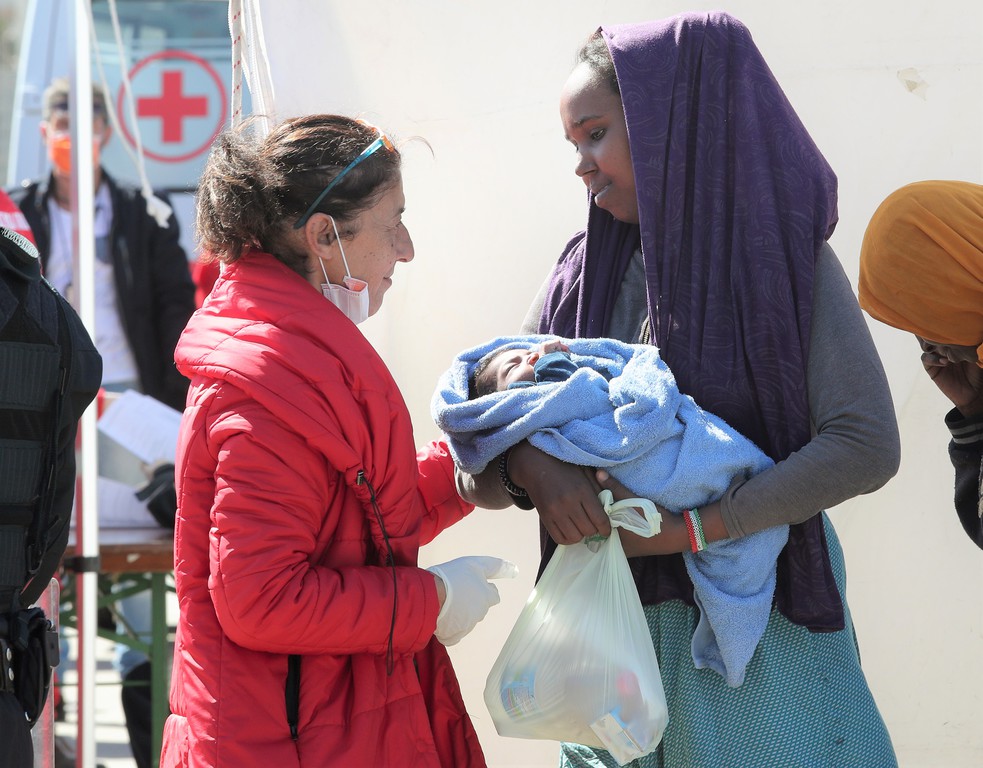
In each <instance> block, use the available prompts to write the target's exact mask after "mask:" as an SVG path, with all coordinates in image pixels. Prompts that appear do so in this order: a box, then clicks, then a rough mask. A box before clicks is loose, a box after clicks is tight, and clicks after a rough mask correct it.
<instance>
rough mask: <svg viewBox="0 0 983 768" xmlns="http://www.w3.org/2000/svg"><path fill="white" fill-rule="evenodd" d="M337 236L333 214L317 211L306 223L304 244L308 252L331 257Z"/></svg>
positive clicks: (323, 257) (324, 257)
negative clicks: (332, 218) (333, 223)
mask: <svg viewBox="0 0 983 768" xmlns="http://www.w3.org/2000/svg"><path fill="white" fill-rule="evenodd" d="M336 239H337V238H336V237H335V230H334V226H333V225H332V222H331V216H329V215H328V214H326V213H315V214H313V215H312V216H311V217H310V218H309V219H308V220H307V223H306V224H304V244H305V246H306V249H307V252H308V253H310V254H314V255H315V256H317V257H319V258H322V259H325V260H327V259H329V258H331V253H332V252H333V251H334V248H333V246H334V241H335V240H336Z"/></svg>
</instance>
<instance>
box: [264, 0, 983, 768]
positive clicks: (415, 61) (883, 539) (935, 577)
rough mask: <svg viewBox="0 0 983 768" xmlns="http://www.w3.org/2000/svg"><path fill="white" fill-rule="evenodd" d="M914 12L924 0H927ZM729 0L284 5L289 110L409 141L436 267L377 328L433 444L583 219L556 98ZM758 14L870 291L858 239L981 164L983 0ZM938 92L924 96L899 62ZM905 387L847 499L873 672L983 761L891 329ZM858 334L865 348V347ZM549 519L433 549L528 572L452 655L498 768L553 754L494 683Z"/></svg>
mask: <svg viewBox="0 0 983 768" xmlns="http://www.w3.org/2000/svg"><path fill="white" fill-rule="evenodd" d="M914 6H923V8H922V9H917V8H915V7H914ZM718 7H721V6H720V5H718V4H716V3H712V4H709V5H701V4H696V5H684V4H680V3H677V2H651V1H650V2H642V1H641V0H620V1H617V2H614V1H611V2H603V1H600V2H599V1H598V0H594V1H593V2H587V1H586V0H540V2H529V0H525V1H524V2H520V1H519V0H503V1H501V2H497V3H494V4H489V3H481V4H471V3H450V2H446V3H445V2H437V1H436V0H415V2H413V3H401V2H398V1H397V0H376V1H375V2H373V3H368V4H367V3H333V4H330V5H328V4H326V3H325V4H321V3H317V4H315V3H308V2H300V0H263V1H262V8H263V23H264V25H265V28H266V40H267V45H268V49H269V54H270V60H271V67H272V72H273V80H274V84H275V87H276V89H277V102H276V103H277V112H278V114H279V116H281V117H286V116H289V115H292V114H297V113H301V112H313V111H339V112H346V113H351V114H361V115H363V116H366V117H368V118H370V119H372V120H373V121H374V122H377V123H378V124H379V125H381V126H383V127H384V128H386V129H387V130H390V131H391V132H393V133H394V134H395V135H396V136H398V137H400V138H404V139H405V138H407V137H410V136H413V135H420V136H423V137H425V138H426V139H427V141H428V142H429V143H430V145H431V146H432V148H433V155H432V156H431V154H430V152H429V150H427V148H426V147H425V146H424V145H423V144H422V143H416V144H410V145H409V146H408V147H407V148H406V151H405V155H406V165H405V180H404V182H405V187H406V192H407V202H408V211H407V215H406V218H405V220H406V222H407V224H408V226H409V228H410V231H411V234H412V235H413V237H414V240H415V243H416V253H417V257H416V261H414V262H413V263H412V264H411V265H408V266H402V267H400V268H399V269H398V270H397V272H396V285H395V286H394V288H393V289H392V290H391V291H390V292H389V294H388V297H387V299H386V305H385V307H384V309H383V310H382V312H381V313H380V314H379V315H378V316H376V317H375V318H373V319H372V320H370V321H369V322H368V323H367V324H366V326H365V327H366V330H367V333H368V335H369V336H370V337H371V338H372V340H373V342H374V343H375V344H376V346H377V347H378V348H379V350H380V351H381V352H382V354H383V356H384V357H385V359H386V360H387V362H388V363H389V365H390V366H391V368H392V370H393V373H394V374H395V376H396V378H397V380H398V381H399V383H400V385H401V387H402V389H403V393H404V395H405V398H406V401H407V403H408V405H409V407H410V410H411V413H412V415H413V420H414V424H415V425H416V432H417V439H418V441H420V442H422V441H424V440H427V439H430V438H433V437H435V436H436V433H435V429H434V427H433V424H432V422H431V420H430V417H429V401H430V396H431V393H432V391H433V386H434V383H435V381H436V379H437V377H438V375H439V374H440V373H441V372H442V371H443V370H444V368H445V367H446V366H447V364H448V363H449V361H450V359H451V358H452V356H453V355H454V354H455V353H456V352H457V351H458V350H459V349H461V348H463V347H465V346H470V345H472V344H475V343H478V342H480V341H483V340H485V339H486V337H490V336H493V335H497V334H501V333H506V332H512V331H514V330H515V329H516V328H517V327H518V324H519V322H520V320H521V318H522V316H523V314H524V311H525V308H526V305H527V303H528V302H529V300H530V299H531V297H532V296H533V295H534V293H535V292H536V290H537V288H538V286H539V284H540V282H541V280H542V279H543V278H544V277H545V274H546V272H547V270H548V269H549V266H550V265H551V263H552V262H553V260H554V259H555V258H556V256H557V255H558V254H559V251H560V249H561V247H562V246H563V244H564V243H565V242H566V240H567V238H568V237H569V235H571V234H572V233H573V232H574V231H575V230H576V229H578V228H580V227H581V226H583V222H584V213H585V193H584V190H583V187H582V184H581V182H580V181H579V180H577V179H576V178H575V176H574V175H573V162H574V155H573V151H572V149H571V148H570V147H569V146H568V145H567V144H566V143H565V142H564V140H563V135H562V131H561V129H560V124H559V118H558V117H557V96H558V92H559V89H560V86H561V84H562V83H563V80H564V79H565V76H566V74H567V73H568V71H569V70H570V68H571V66H572V63H573V59H574V55H575V52H576V50H577V48H578V47H579V45H580V43H581V42H582V40H583V39H584V38H585V37H586V36H587V35H588V34H589V33H590V32H591V31H593V29H594V28H596V27H597V26H598V25H599V24H601V23H621V22H631V21H643V20H648V19H652V18H660V17H663V16H669V15H671V14H674V13H677V12H680V11H684V10H701V9H713V8H718ZM725 8H726V10H728V11H730V12H731V13H733V14H734V15H736V16H737V17H738V18H740V19H742V20H743V21H744V22H745V23H746V24H747V25H748V27H749V28H750V30H751V32H752V35H753V36H754V38H755V40H756V42H757V44H758V47H759V48H760V49H761V50H762V52H763V53H764V55H765V58H766V59H767V60H768V62H769V63H770V65H771V67H772V69H773V70H774V72H775V74H776V76H777V77H778V80H779V82H781V83H782V84H783V86H784V88H785V90H786V93H787V94H788V96H789V98H790V100H791V101H792V103H793V105H794V106H795V107H796V109H797V110H798V112H799V114H800V115H801V116H802V118H803V120H804V122H805V124H806V126H807V127H808V128H809V130H810V132H811V133H812V135H813V137H814V139H815V140H816V142H817V144H818V145H819V147H820V148H821V149H822V151H823V152H824V153H825V154H826V156H827V158H828V159H829V161H830V163H831V164H832V166H833V168H834V169H835V170H836V172H837V173H838V175H839V180H840V197H839V200H840V205H839V210H840V224H839V226H838V228H837V230H836V233H835V235H834V237H833V239H832V244H833V247H834V248H835V250H836V251H837V253H838V254H839V256H840V258H841V259H842V261H843V263H844V265H845V267H846V270H847V274H848V275H849V276H850V278H851V280H852V281H853V283H854V286H855V285H856V276H857V259H858V251H859V245H860V240H861V237H862V235H863V231H864V228H865V226H866V223H867V221H868V219H869V218H870V215H871V213H872V212H873V210H874V209H875V207H876V206H877V204H878V203H879V202H880V201H881V200H882V199H883V198H884V196H886V195H887V194H888V193H889V192H890V191H891V190H893V189H894V188H896V187H898V186H900V185H901V184H904V183H906V182H909V181H914V180H917V179H924V178H959V179H965V180H969V181H974V182H977V183H980V182H981V176H983V158H981V152H983V4H981V3H980V2H978V0H936V1H935V2H932V3H902V2H888V1H887V0H865V1H864V2H857V0H825V2H812V3H803V2H789V1H788V0H784V1H782V0H743V1H739V2H733V3H731V4H730V5H729V6H725ZM909 69H911V70H914V72H913V76H910V77H909V80H910V81H912V84H913V83H917V82H922V83H924V85H922V86H920V87H919V88H916V89H915V90H909V87H908V86H907V85H906V84H905V82H903V81H902V79H900V78H899V74H898V73H899V72H900V71H905V70H909ZM871 326H872V331H873V333H874V337H875V340H876V342H877V344H878V347H879V349H880V352H881V355H882V357H883V360H884V363H885V366H886V368H887V370H888V375H889V378H890V381H891V385H892V390H893V393H894V397H895V402H896V408H897V413H898V416H899V419H900V422H901V428H902V439H903V441H904V442H903V445H904V457H903V464H902V467H901V471H900V473H899V474H898V476H897V477H896V478H895V479H894V480H893V481H892V482H891V483H889V484H888V486H887V487H885V488H884V489H882V490H881V491H879V492H877V493H875V494H872V495H870V496H868V497H865V498H861V499H857V500H854V501H851V502H849V503H846V504H843V505H841V507H839V508H837V509H836V510H833V513H832V514H833V519H834V521H835V523H836V525H837V528H838V530H839V532H840V535H841V537H842V539H843V542H844V547H845V549H846V553H847V565H848V573H849V587H848V596H849V601H850V605H851V609H852V611H853V615H854V619H855V622H856V626H857V632H858V636H859V641H860V646H861V652H862V654H863V658H864V663H865V667H866V670H867V673H868V677H869V680H870V684H871V687H872V688H873V690H874V693H875V696H876V697H877V700H878V702H879V704H880V707H881V710H882V712H883V714H884V717H885V719H886V721H887V723H888V726H889V728H890V730H891V733H892V736H893V738H894V741H895V744H896V746H897V749H898V752H899V756H900V759H901V763H902V766H903V767H904V768H914V767H915V766H919V767H921V766H925V767H926V768H928V766H931V767H932V768H946V767H948V766H952V767H955V766H971V765H973V766H977V765H980V764H983V730H981V729H980V728H979V723H980V721H981V720H983V699H981V697H983V607H981V606H983V602H981V600H980V596H979V595H980V593H979V588H980V585H981V583H983V552H980V551H978V550H977V549H976V548H975V547H973V545H972V544H971V543H970V542H969V541H968V539H966V537H965V536H964V534H963V533H962V532H961V529H960V527H959V525H958V523H957V520H956V517H955V513H954V512H953V510H952V502H951V496H952V470H951V468H950V466H949V464H948V460H947V458H946V452H945V448H946V443H947V433H946V431H945V429H944V426H943V424H942V416H943V414H944V412H945V410H946V401H945V400H944V398H943V397H942V396H941V395H940V394H939V393H938V391H937V390H935V388H934V386H933V385H932V384H931V382H930V381H929V380H928V378H927V377H926V376H925V375H924V373H922V371H921V367H920V364H919V362H918V352H917V348H916V345H915V342H914V341H913V339H912V338H910V337H908V336H906V335H905V334H902V333H900V332H897V331H894V330H892V329H889V328H887V327H885V326H882V325H880V324H878V323H875V322H873V321H872V322H871ZM844 343H849V340H844ZM536 530H537V529H536V522H535V519H534V517H533V516H532V515H531V514H529V513H522V512H519V511H518V510H514V509H513V510H509V511H506V512H488V511H484V510H477V511H475V513H474V514H473V515H472V516H471V518H470V519H468V520H466V521H465V522H464V523H462V524H461V525H459V526H457V527H456V530H454V529H452V530H451V531H448V532H447V533H446V534H444V535H443V536H442V537H441V538H440V540H439V541H438V542H436V543H434V544H433V545H431V546H430V547H428V548H427V550H426V551H425V552H424V557H425V558H426V560H427V561H428V562H440V561H441V560H445V559H449V558H451V557H456V556H459V555H462V554H478V553H487V554H499V555H507V556H509V557H510V558H512V559H513V560H515V561H517V562H518V563H519V564H520V567H521V568H522V575H521V577H520V578H519V580H517V581H516V582H514V583H504V584H503V585H502V588H501V591H502V594H503V598H504V599H503V604H502V605H501V606H499V607H498V608H496V609H495V610H494V612H493V613H492V614H491V616H490V618H489V619H488V620H487V621H485V622H484V623H483V624H482V625H480V626H479V628H478V629H477V630H476V631H475V632H474V633H473V634H472V635H471V636H469V637H468V638H466V639H465V640H464V641H463V642H462V643H461V644H460V645H458V646H456V647H455V648H453V650H452V655H453V657H454V659H455V664H456V666H457V669H458V672H459V675H460V677H461V679H462V683H463V685H464V688H465V694H466V697H467V699H468V703H469V708H470V711H471V713H472V715H473V717H474V720H475V723H476V725H477V727H478V731H479V736H480V737H481V740H482V743H483V744H484V746H485V749H486V752H487V756H488V759H489V763H490V765H492V766H502V767H504V766H537V767H539V766H552V765H555V764H556V747H555V745H554V744H552V743H547V742H527V741H518V740H514V739H502V738H500V737H498V736H497V734H495V731H494V727H493V726H492V724H491V723H490V721H489V718H488V715H487V712H486V710H485V707H484V704H483V702H482V698H481V692H482V689H483V686H484V680H485V676H486V674H487V672H488V669H489V667H490V666H491V663H492V661H493V660H494V658H495V656H496V655H497V652H498V649H499V648H500V646H501V643H502V642H503V640H504V638H505V636H506V635H507V633H508V630H509V629H510V627H511V625H512V622H513V620H514V618H515V616H516V615H517V613H518V611H519V609H520V608H521V605H522V603H523V601H524V600H525V598H526V596H527V594H528V592H529V589H530V588H531V585H532V579H533V576H534V574H535V571H536V563H537V533H536Z"/></svg>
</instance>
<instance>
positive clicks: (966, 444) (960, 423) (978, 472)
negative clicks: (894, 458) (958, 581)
mask: <svg viewBox="0 0 983 768" xmlns="http://www.w3.org/2000/svg"><path fill="white" fill-rule="evenodd" d="M945 425H946V426H947V427H948V428H949V431H950V432H951V433H952V441H951V442H950V443H949V460H950V461H951V462H952V466H953V468H954V469H955V471H956V482H955V504H956V514H957V515H958V516H959V522H960V523H962V526H963V530H965V531H966V534H967V535H968V536H969V538H971V539H972V540H973V541H974V542H975V543H976V546H978V547H979V548H980V549H983V518H981V517H980V513H981V509H983V492H981V487H983V486H981V482H983V417H977V418H973V419H966V418H963V416H962V414H961V413H959V411H958V410H957V409H956V408H953V409H952V410H951V411H949V413H947V414H946V417H945Z"/></svg>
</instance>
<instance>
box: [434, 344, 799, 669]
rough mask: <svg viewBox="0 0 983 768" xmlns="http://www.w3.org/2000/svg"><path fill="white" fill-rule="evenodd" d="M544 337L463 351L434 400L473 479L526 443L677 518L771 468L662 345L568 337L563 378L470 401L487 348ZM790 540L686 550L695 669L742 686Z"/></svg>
mask: <svg viewBox="0 0 983 768" xmlns="http://www.w3.org/2000/svg"><path fill="white" fill-rule="evenodd" d="M547 338H554V337H543V336H505V337H500V338H497V339H494V340H493V341H491V342H489V343H487V344H483V345H481V346H478V347H474V348H472V349H469V350H466V351H465V352H463V353H461V354H460V355H459V356H458V357H457V358H456V359H455V361H454V363H453V365H452V366H451V368H450V369H449V370H448V371H446V372H445V373H444V374H443V376H441V378H440V381H439V382H438V385H437V390H436V392H435V393H434V396H433V401H432V403H431V411H432V415H433V418H434V421H435V422H436V424H437V426H438V427H439V428H440V429H441V430H443V432H444V433H445V434H446V436H447V440H448V445H449V447H450V450H451V453H452V455H453V456H454V460H455V461H456V462H457V464H458V466H459V467H460V468H461V469H462V470H464V471H465V472H470V473H478V472H480V471H481V470H483V469H484V468H485V466H486V465H487V464H488V463H489V462H490V461H492V460H493V459H495V458H496V457H497V456H499V455H500V454H501V453H502V452H503V451H505V449H507V448H509V447H511V446H512V445H515V444H516V443H518V442H519V441H521V440H526V439H527V440H528V441H529V442H530V443H531V444H532V445H534V446H535V447H536V448H539V449H540V450H542V451H545V452H546V453H549V454H551V455H552V456H555V457H557V458H559V459H561V460H563V461H566V462H569V463H571V464H580V465H583V466H590V467H603V468H604V469H607V470H608V471H609V472H610V473H611V475H612V476H613V477H615V478H616V479H617V480H619V481H620V482H621V483H622V484H624V485H625V486H627V487H628V488H630V489H631V491H632V492H633V493H634V494H635V495H637V496H641V497H645V498H649V499H652V500H653V501H655V502H656V503H657V504H659V505H661V506H663V507H665V508H667V509H668V510H670V511H671V512H673V513H676V514H681V513H682V511H683V510H686V509H692V508H693V507H701V506H705V505H707V504H709V503H711V502H713V501H715V500H717V499H719V498H720V497H721V496H722V495H723V494H724V492H725V491H726V490H727V488H728V487H729V485H730V483H731V482H732V480H733V479H734V478H735V477H738V476H742V477H750V476H751V475H754V474H756V473H758V472H760V471H762V470H763V469H766V468H767V467H770V466H771V465H772V464H773V462H772V460H771V459H770V458H769V457H768V456H766V455H765V454H764V453H763V452H762V451H761V450H760V449H759V448H758V447H757V446H756V445H754V443H752V442H751V441H750V440H748V439H747V438H746V437H744V436H743V435H741V434H740V433H738V432H737V431H736V430H734V429H732V428H731V427H730V426H728V425H727V424H726V423H725V422H724V421H723V420H722V419H720V418H717V417H716V416H713V415H712V414H709V413H707V412H706V411H704V410H703V409H702V408H700V407H699V406H698V405H697V404H696V402H695V401H694V400H693V399H692V398H691V397H689V396H687V395H683V394H682V393H680V392H679V390H678V388H677V387H676V380H675V377H674V376H673V375H672V372H671V371H670V370H669V368H668V366H667V365H666V364H665V362H664V361H663V360H662V358H661V357H660V356H659V351H658V349H657V348H656V347H650V346H643V345H630V344H624V343H622V342H620V341H616V340H613V339H563V340H562V341H564V342H565V343H566V344H567V345H568V346H569V348H570V353H571V357H572V359H573V360H574V362H575V363H577V365H578V370H576V371H575V372H574V373H573V374H572V375H571V376H570V377H569V378H568V379H566V380H565V381H559V382H549V383H544V384H541V385H538V386H534V387H522V388H517V389H510V390H507V391H503V392H494V393H491V394H488V395H485V396H483V397H480V398H477V399H475V400H469V399H468V382H469V378H470V376H471V374H472V373H473V371H474V369H475V367H476V366H477V364H478V363H479V362H480V361H481V360H482V359H483V358H484V357H485V356H486V355H487V354H488V353H490V352H491V351H493V350H495V349H497V348H499V347H501V346H502V345H508V346H512V347H517V348H529V347H533V346H535V345H536V344H538V343H540V342H542V341H544V340H545V339H547ZM787 540H788V527H787V526H778V527H775V528H769V529H767V530H764V531H760V532H758V533H754V534H751V535H749V536H745V537H743V538H740V539H727V540H724V541H718V542H713V543H711V544H710V545H709V546H708V547H707V549H705V550H703V551H702V552H698V553H695V554H694V553H689V552H687V553H684V554H683V559H684V561H685V563H686V570H687V572H688V573H689V576H690V579H691V580H692V581H693V587H694V596H695V598H696V602H697V605H698V607H699V609H700V620H699V623H698V625H697V627H696V630H695V631H694V633H693V639H692V651H693V660H694V662H695V664H696V666H697V667H698V668H704V667H709V668H710V669H713V670H715V671H717V672H718V673H720V674H721V675H722V676H723V677H724V678H725V679H726V681H727V683H728V684H729V685H731V686H738V685H740V684H741V683H742V682H743V681H744V674H745V670H746V668H747V664H748V662H750V660H751V657H752V656H753V654H754V649H755V648H756V647H757V644H758V641H759V640H760V639H761V636H762V634H763V633H764V630H765V626H766V625H767V623H768V617H769V615H770V613H771V605H772V599H773V597H774V592H775V560H776V558H777V556H778V553H779V552H780V551H781V549H782V547H784V546H785V543H786V541H787Z"/></svg>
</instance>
